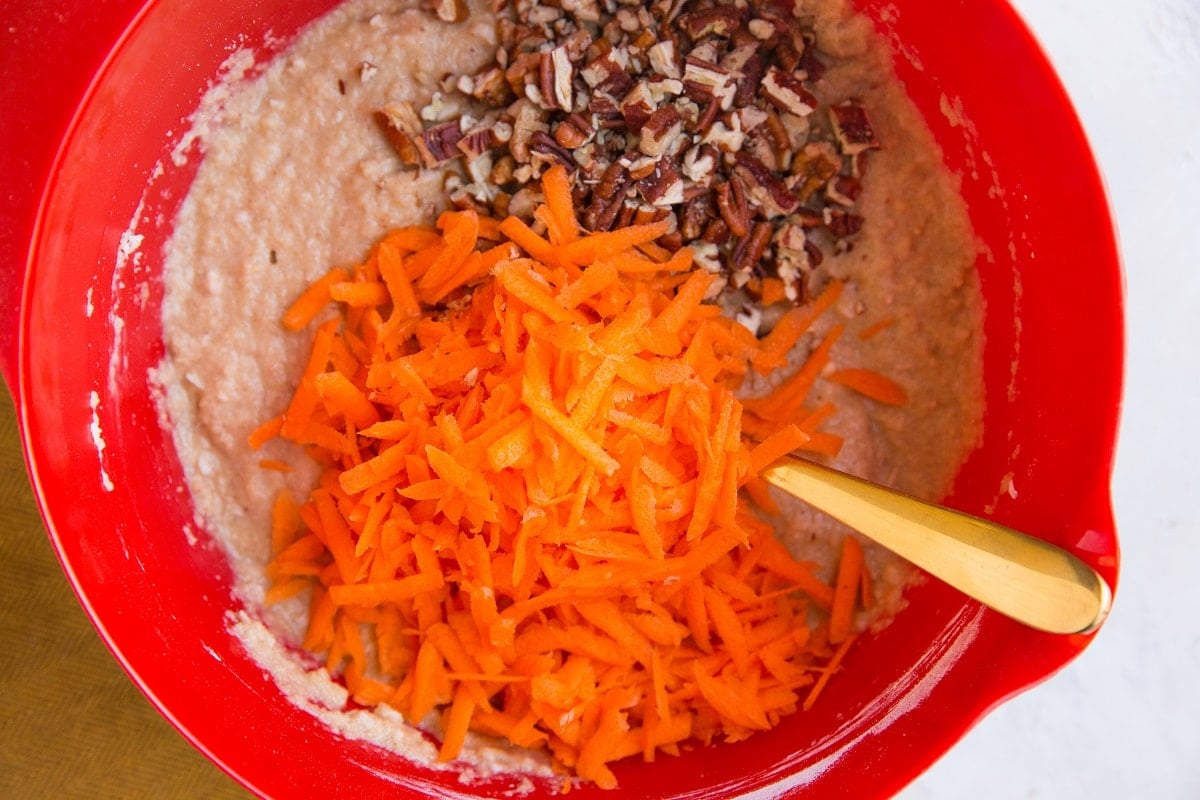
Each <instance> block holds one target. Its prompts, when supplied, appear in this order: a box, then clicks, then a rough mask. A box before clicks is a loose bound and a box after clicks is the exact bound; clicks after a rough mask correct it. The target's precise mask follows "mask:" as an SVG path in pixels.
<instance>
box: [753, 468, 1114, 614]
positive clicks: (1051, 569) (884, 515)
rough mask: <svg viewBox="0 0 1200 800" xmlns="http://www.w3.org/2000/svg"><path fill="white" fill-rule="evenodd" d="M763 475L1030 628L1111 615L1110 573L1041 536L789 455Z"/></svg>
mask: <svg viewBox="0 0 1200 800" xmlns="http://www.w3.org/2000/svg"><path fill="white" fill-rule="evenodd" d="M762 477H763V478H765V479H766V480H767V481H768V482H769V483H771V484H773V485H774V486H777V487H778V488H780V489H782V490H783V491H785V492H787V493H789V494H791V495H793V496H794V497H797V498H799V499H801V500H803V501H805V502H806V503H808V504H810V505H812V506H813V507H815V508H817V509H819V510H821V511H823V512H825V513H826V514H828V515H830V516H831V517H833V518H834V519H837V520H839V521H841V522H843V523H845V524H846V525H849V526H850V527H851V528H854V529H855V530H857V531H859V532H860V533H862V534H863V535H865V536H867V537H869V538H870V539H873V540H874V541H876V542H878V543H879V544H881V545H883V546H884V547H886V548H887V549H889V550H891V551H892V552H894V553H896V554H897V555H899V556H901V557H903V558H905V559H907V560H908V561H910V562H912V563H913V564H915V565H917V566H918V567H920V568H921V569H923V570H925V571H926V572H928V573H929V574H931V575H933V576H935V577H937V578H940V579H941V580H943V581H945V582H946V583H948V584H950V585H951V586H953V587H954V588H956V589H958V590H960V591H962V592H964V593H965V594H967V595H969V596H970V597H973V598H975V599H976V600H978V601H979V602H981V603H983V604H984V605H986V606H989V607H990V608H992V609H995V610H996V611H999V612H1000V613H1002V614H1005V615H1007V616H1009V617H1012V618H1013V619H1015V620H1017V621H1018V622H1022V623H1024V624H1026V625H1029V626H1030V627H1033V628H1036V629H1038V630H1042V631H1048V632H1050V633H1088V632H1090V631H1093V630H1095V629H1096V628H1098V627H1099V626H1100V624H1101V623H1102V622H1103V621H1104V618H1105V616H1106V615H1107V614H1108V609H1109V605H1110V604H1111V602H1112V592H1111V590H1110V589H1109V587H1108V584H1107V583H1105V582H1104V579H1103V578H1101V577H1100V576H1099V575H1098V574H1097V573H1096V571H1095V570H1093V569H1092V568H1091V567H1089V566H1088V565H1086V564H1084V563H1083V562H1082V561H1080V560H1079V559H1078V558H1076V557H1075V556H1073V555H1071V554H1070V553H1068V552H1066V551H1065V550H1062V549H1060V548H1058V547H1055V546H1053V545H1051V544H1048V543H1046V542H1043V541H1042V540H1040V539H1036V538H1034V537H1032V536H1029V535H1027V534H1024V533H1020V532H1019V531H1015V530H1013V529H1012V528H1006V527H1004V526H1003V525H997V524H996V523H994V522H989V521H987V520H984V519H980V518H978V517H973V516H970V515H969V514H963V513H961V512H958V511H953V510H951V509H948V508H943V507H941V506H937V505H934V504H932V503H926V502H924V501H922V500H918V499H916V498H915V497H911V496H909V495H906V494H903V493H901V492H897V491H894V490H892V489H887V488H885V487H883V486H879V485H878V484H874V483H871V482H870V481H865V480H862V479H861V478H856V477H854V476H852V475H847V474H846V473H844V472H840V471H838V470H835V469H830V468H829V467H825V466H822V465H820V464H814V463H812V462H810V461H805V460H802V459H798V458H794V457H791V456H785V457H784V458H782V459H780V460H779V461H777V462H775V464H774V465H772V466H771V467H769V468H768V469H766V470H764V471H763V472H762Z"/></svg>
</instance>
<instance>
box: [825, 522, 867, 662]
mask: <svg viewBox="0 0 1200 800" xmlns="http://www.w3.org/2000/svg"><path fill="white" fill-rule="evenodd" d="M862 568H863V550H862V545H860V544H859V543H858V540H857V539H855V538H854V537H853V536H846V537H844V538H843V539H842V557H841V559H840V560H839V562H838V573H837V582H836V583H835V584H834V587H833V608H832V609H830V611H829V641H830V642H831V643H833V644H838V643H840V642H843V641H845V640H846V639H847V638H849V637H850V634H851V631H852V629H853V625H854V609H855V606H856V603H855V601H856V600H857V599H858V594H859V590H860V587H861V584H862V579H861V578H860V574H861V572H862Z"/></svg>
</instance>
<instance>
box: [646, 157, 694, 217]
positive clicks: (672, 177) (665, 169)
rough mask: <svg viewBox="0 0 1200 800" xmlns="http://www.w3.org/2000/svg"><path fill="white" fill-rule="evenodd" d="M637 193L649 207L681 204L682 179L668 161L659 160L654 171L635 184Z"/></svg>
mask: <svg viewBox="0 0 1200 800" xmlns="http://www.w3.org/2000/svg"><path fill="white" fill-rule="evenodd" d="M637 188H638V192H639V193H640V194H641V195H642V198H643V199H644V200H645V201H646V202H647V203H650V204H651V205H655V206H659V207H670V206H673V205H678V204H679V203H682V202H683V178H681V177H680V175H679V172H678V170H676V168H675V165H674V164H673V163H671V160H670V159H666V158H660V159H659V160H658V161H656V162H655V163H654V171H653V172H651V173H650V174H649V175H648V176H647V177H645V178H642V179H641V180H639V181H638V182H637Z"/></svg>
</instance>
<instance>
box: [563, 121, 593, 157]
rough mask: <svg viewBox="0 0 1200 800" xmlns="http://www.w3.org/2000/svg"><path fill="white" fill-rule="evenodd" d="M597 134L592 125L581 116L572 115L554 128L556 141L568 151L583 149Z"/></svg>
mask: <svg viewBox="0 0 1200 800" xmlns="http://www.w3.org/2000/svg"><path fill="white" fill-rule="evenodd" d="M595 133H596V131H595V129H594V128H592V126H591V124H590V123H589V122H588V121H587V120H586V119H584V118H583V116H581V115H579V114H572V115H571V116H570V117H568V118H567V119H565V120H563V121H562V122H560V123H559V124H558V125H557V127H555V128H554V141H556V142H558V143H559V144H560V145H562V146H563V147H565V148H567V149H568V150H574V149H576V148H578V147H582V146H583V145H585V144H587V143H588V142H589V141H591V139H592V136H594V135H595Z"/></svg>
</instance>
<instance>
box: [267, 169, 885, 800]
mask: <svg viewBox="0 0 1200 800" xmlns="http://www.w3.org/2000/svg"><path fill="white" fill-rule="evenodd" d="M544 195H545V202H544V205H543V206H542V207H541V208H539V209H538V211H537V214H536V219H537V220H538V221H539V222H540V224H538V225H537V230H535V228H533V227H530V226H528V225H526V224H524V223H522V222H521V221H520V220H518V219H516V218H509V219H506V220H503V221H502V222H500V223H499V224H497V223H496V221H494V220H486V219H480V218H479V217H477V216H476V214H475V213H474V212H472V211H463V212H447V213H444V214H442V215H441V217H440V218H439V219H438V220H437V225H436V227H429V228H426V227H412V228H405V229H402V230H398V231H394V232H392V233H391V234H389V235H388V236H386V237H385V238H384V239H383V240H382V241H381V242H380V243H379V244H378V245H377V246H376V247H375V248H374V249H373V251H372V252H371V253H370V255H369V257H368V258H366V260H365V261H364V262H363V263H362V264H359V265H357V266H356V267H354V268H353V269H337V270H333V271H331V272H330V273H329V275H327V276H326V277H325V278H323V279H322V280H320V281H318V282H317V283H316V284H314V285H313V287H312V288H311V289H310V290H309V291H308V292H306V293H305V295H304V296H302V297H301V298H300V299H299V300H298V301H297V302H296V304H295V305H294V306H293V308H292V309H290V310H289V312H288V314H287V316H286V318H285V324H286V326H287V327H288V328H291V329H298V328H301V327H304V326H305V325H308V324H310V323H311V322H312V320H314V319H315V318H316V316H317V315H319V314H320V313H321V312H322V310H323V309H325V308H327V307H328V304H329V303H330V302H331V301H336V302H337V303H338V306H337V307H338V309H339V311H340V313H339V314H338V315H337V316H335V317H334V318H332V319H330V320H329V321H326V322H324V323H322V324H320V325H319V327H318V328H317V330H316V334H315V338H314V343H313V347H312V351H311V357H310V359H309V362H308V366H307V368H306V370H305V372H304V374H303V376H302V379H301V382H300V385H299V388H298V389H297V391H296V392H295V395H294V398H293V399H292V401H291V403H290V405H289V407H288V408H287V410H286V411H285V412H284V413H283V414H282V415H281V416H280V417H278V418H276V419H274V420H271V421H269V422H267V423H266V424H264V425H263V426H262V427H261V428H260V429H259V430H258V431H256V432H255V433H254V434H253V435H252V437H251V443H252V444H253V445H255V446H258V445H261V444H262V443H263V442H264V441H266V440H267V439H270V438H272V437H274V436H281V437H283V438H285V439H288V440H291V441H293V442H297V443H300V444H302V445H306V446H308V448H309V451H310V453H311V454H312V455H313V457H315V458H317V459H319V460H320V461H321V462H322V463H323V464H324V467H325V468H324V473H323V475H322V477H321V479H320V482H319V486H318V487H317V488H316V489H314V490H313V491H312V493H311V495H310V497H309V498H307V499H306V500H305V501H304V502H303V503H298V502H296V501H294V500H292V499H291V498H289V497H288V496H286V495H284V496H282V497H281V498H280V499H279V501H278V502H277V503H276V506H275V509H274V524H273V530H272V546H273V552H274V558H273V560H272V561H271V563H270V565H269V568H268V572H269V577H270V579H271V581H272V586H271V589H270V593H269V598H268V599H269V600H272V601H278V600H281V599H284V598H286V597H290V596H293V595H295V594H297V593H299V592H301V591H303V590H305V589H307V588H310V587H311V589H312V594H311V598H312V599H311V607H310V615H309V625H308V631H307V637H306V639H305V642H304V645H305V647H307V648H309V649H311V650H313V651H315V652H320V653H324V654H325V655H326V663H327V666H328V668H329V670H330V671H331V672H333V673H336V674H340V675H342V676H343V678H344V680H345V683H346V686H347V687H348V689H349V690H350V692H351V694H352V696H353V698H354V700H355V701H356V702H357V703H360V704H363V705H367V706H374V705H377V704H381V703H386V704H389V705H391V706H392V707H394V708H396V709H398V710H399V711H400V712H402V713H403V714H404V715H405V717H406V718H407V719H408V720H410V721H411V722H413V723H419V722H422V721H424V720H426V718H427V717H428V716H429V715H431V714H434V713H436V714H439V715H440V719H441V730H442V737H443V738H442V743H441V750H440V757H441V758H442V759H444V760H449V759H453V758H455V757H456V756H457V755H458V753H459V751H460V748H461V747H462V744H463V741H464V737H465V736H466V734H467V732H468V731H469V730H474V731H478V732H482V733H484V734H490V735H494V736H498V737H503V738H505V739H507V740H509V741H511V742H513V743H515V744H517V745H519V746H522V747H529V748H547V749H548V750H549V751H550V752H551V753H552V755H553V757H554V759H555V761H556V763H557V764H559V765H561V767H562V768H564V770H565V771H567V772H569V773H572V774H575V775H578V776H579V777H581V778H584V779H587V780H590V781H594V782H595V783H597V784H598V785H600V786H601V787H612V786H615V785H616V779H615V777H614V775H613V773H612V771H611V769H610V765H611V763H612V762H614V761H616V760H618V759H622V758H626V757H628V756H633V755H640V756H641V757H642V758H644V759H646V760H653V759H654V758H655V755H656V754H657V753H659V752H663V753H672V754H673V753H676V752H678V750H679V749H680V747H681V746H683V745H685V743H688V742H699V743H709V742H712V741H717V740H728V741H734V740H739V739H743V738H745V737H747V736H749V735H750V734H752V733H753V732H755V731H761V730H765V729H767V728H770V727H772V726H773V725H775V724H776V723H777V722H778V721H779V719H780V718H781V717H783V716H784V715H786V714H789V713H792V712H793V711H796V710H798V709H799V708H800V707H808V706H811V705H812V703H813V702H814V701H815V700H816V698H817V695H818V694H819V692H820V691H821V689H822V688H823V687H824V685H825V682H826V681H827V680H828V679H829V677H830V675H832V674H833V672H834V671H836V669H837V668H838V665H839V664H840V663H841V660H842V658H843V656H844V655H845V653H846V651H847V649H848V648H849V647H850V644H851V642H852V641H853V640H854V626H853V624H852V619H853V616H854V614H855V611H856V609H858V608H860V607H861V602H860V589H861V590H863V592H862V595H863V596H864V597H865V589H864V587H865V586H866V583H865V580H866V578H865V573H864V572H863V567H862V552H861V550H860V549H858V547H857V542H855V541H854V540H853V539H847V540H846V545H845V548H844V550H843V555H842V558H841V565H840V568H839V570H838V573H837V579H836V583H835V585H832V586H831V585H829V584H827V583H825V582H822V581H820V580H818V579H817V578H816V577H814V571H813V569H814V568H813V566H812V565H810V564H807V563H802V562H798V561H797V560H795V559H794V558H793V557H792V555H791V554H790V553H789V552H788V550H787V549H786V548H785V547H784V546H783V545H782V544H780V543H779V542H778V541H777V540H776V539H775V538H774V537H773V535H772V529H771V527H770V526H769V525H768V524H767V523H765V522H764V521H763V520H762V519H761V518H760V515H759V514H758V513H756V510H755V508H754V504H755V503H757V504H758V505H760V506H762V508H765V509H767V510H770V508H771V506H772V503H771V500H770V497H769V495H768V494H767V492H766V488H765V484H764V482H763V481H762V480H761V479H760V478H758V476H757V474H758V471H759V470H761V469H762V468H764V467H766V466H767V465H769V464H770V463H771V462H772V461H773V460H775V459H776V458H778V457H779V456H780V455H782V454H784V453H787V452H790V451H792V450H795V449H797V448H799V449H808V450H811V451H814V452H820V453H836V451H837V448H838V447H839V446H840V440H839V439H837V438H836V437H834V436H831V435H830V434H827V433H823V432H822V431H820V430H819V427H820V425H821V423H822V422H824V421H825V420H826V419H828V418H829V416H830V415H831V414H832V412H833V409H832V407H830V406H823V407H818V408H809V407H807V406H806V405H805V400H806V397H807V395H808V390H809V389H810V388H811V386H812V385H813V381H814V380H815V379H816V378H817V376H818V374H819V373H820V372H821V370H822V369H823V368H824V367H825V365H826V364H827V363H828V361H829V350H830V348H831V347H832V346H833V343H834V342H835V341H836V340H837V337H838V336H839V335H840V334H841V329H840V328H838V327H836V326H835V327H834V328H833V329H832V330H831V332H830V333H829V334H828V335H827V336H825V337H824V339H823V340H822V341H820V343H819V344H818V345H817V346H816V348H815V349H814V350H813V352H812V354H811V356H810V357H809V359H808V362H807V363H806V364H805V365H803V366H802V367H801V368H800V369H799V370H798V371H797V372H796V373H795V374H794V375H792V376H791V377H790V378H788V379H787V380H786V381H784V382H783V383H782V384H781V385H780V387H779V388H778V390H777V391H775V392H774V393H773V394H771V395H769V396H767V397H765V398H762V399H759V400H754V401H747V402H746V403H744V404H743V403H742V402H740V401H739V400H738V399H736V398H735V396H734V390H735V389H736V387H737V386H738V385H739V382H740V381H741V380H742V378H743V376H744V375H745V374H746V373H747V371H748V370H750V369H760V370H762V371H769V370H772V369H776V368H778V367H779V366H780V365H781V364H782V363H783V360H784V357H785V356H786V354H787V352H788V351H789V350H791V348H792V347H793V345H794V344H795V343H796V342H797V341H798V340H799V338H800V337H801V336H802V335H804V334H805V332H806V331H808V330H809V328H810V327H811V326H812V324H813V322H814V320H815V318H816V317H817V316H818V315H819V314H820V313H822V311H824V310H825V309H826V308H828V307H829V306H830V305H831V304H832V303H833V301H834V300H835V299H836V297H837V292H838V291H839V290H840V286H839V285H838V284H833V285H832V286H831V287H830V288H829V289H828V290H827V291H826V292H825V294H823V295H822V296H820V297H819V298H817V300H816V301H815V302H814V303H813V304H810V305H809V306H806V307H803V308H798V309H796V310H795V311H794V312H792V313H790V314H788V315H787V316H785V318H784V319H783V321H782V322H781V323H780V324H779V325H778V326H777V327H776V328H775V330H774V331H773V332H772V333H771V334H770V335H769V336H767V337H766V338H764V339H763V340H762V341H758V340H756V339H755V338H754V337H753V336H751V335H750V334H749V333H748V332H747V331H745V330H744V329H743V328H741V327H740V326H738V325H736V324H734V323H732V322H730V321H729V320H727V319H726V318H725V317H723V316H721V315H720V314H719V312H718V309H716V308H715V307H714V306H712V305H710V304H706V303H704V302H703V299H704V297H705V294H706V292H707V290H708V288H709V282H710V280H711V276H710V275H709V274H708V273H706V272H704V271H703V270H691V269H690V267H691V253H690V251H688V250H686V249H685V250H680V251H679V252H677V253H675V254H673V255H672V254H668V253H665V252H663V251H661V248H658V247H656V246H655V245H653V244H652V243H653V242H654V240H655V239H657V238H658V237H659V236H661V235H662V233H663V227H662V225H661V224H652V225H642V226H633V227H629V228H624V229H621V230H617V231H615V232H611V233H595V234H587V233H585V232H583V231H581V230H580V229H579V228H578V225H577V223H576V222H575V219H576V216H575V214H574V213H573V209H572V207H571V197H570V190H569V184H568V183H567V181H566V180H565V175H564V174H562V173H561V169H560V168H556V169H552V170H550V171H549V172H548V173H547V174H546V176H545V178H544ZM543 227H544V229H545V234H544V235H543V234H542V233H541V232H539V231H540V229H541V228H543ZM844 381H845V383H846V385H849V386H852V387H857V388H859V389H861V390H864V391H867V392H868V393H870V394H873V395H877V396H880V397H881V399H884V400H885V401H891V400H894V399H895V394H896V392H895V391H893V388H894V387H892V386H891V385H890V384H888V383H885V382H880V381H877V380H874V379H873V378H871V377H870V376H866V375H861V374H855V373H851V374H848V375H844ZM744 434H746V435H748V436H751V437H753V439H754V440H756V441H757V442H758V443H757V444H756V443H752V442H750V441H748V440H747V439H746V438H744ZM811 611H816V612H817V613H810V612H811ZM812 620H824V621H821V622H818V623H815V624H814V623H812Z"/></svg>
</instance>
